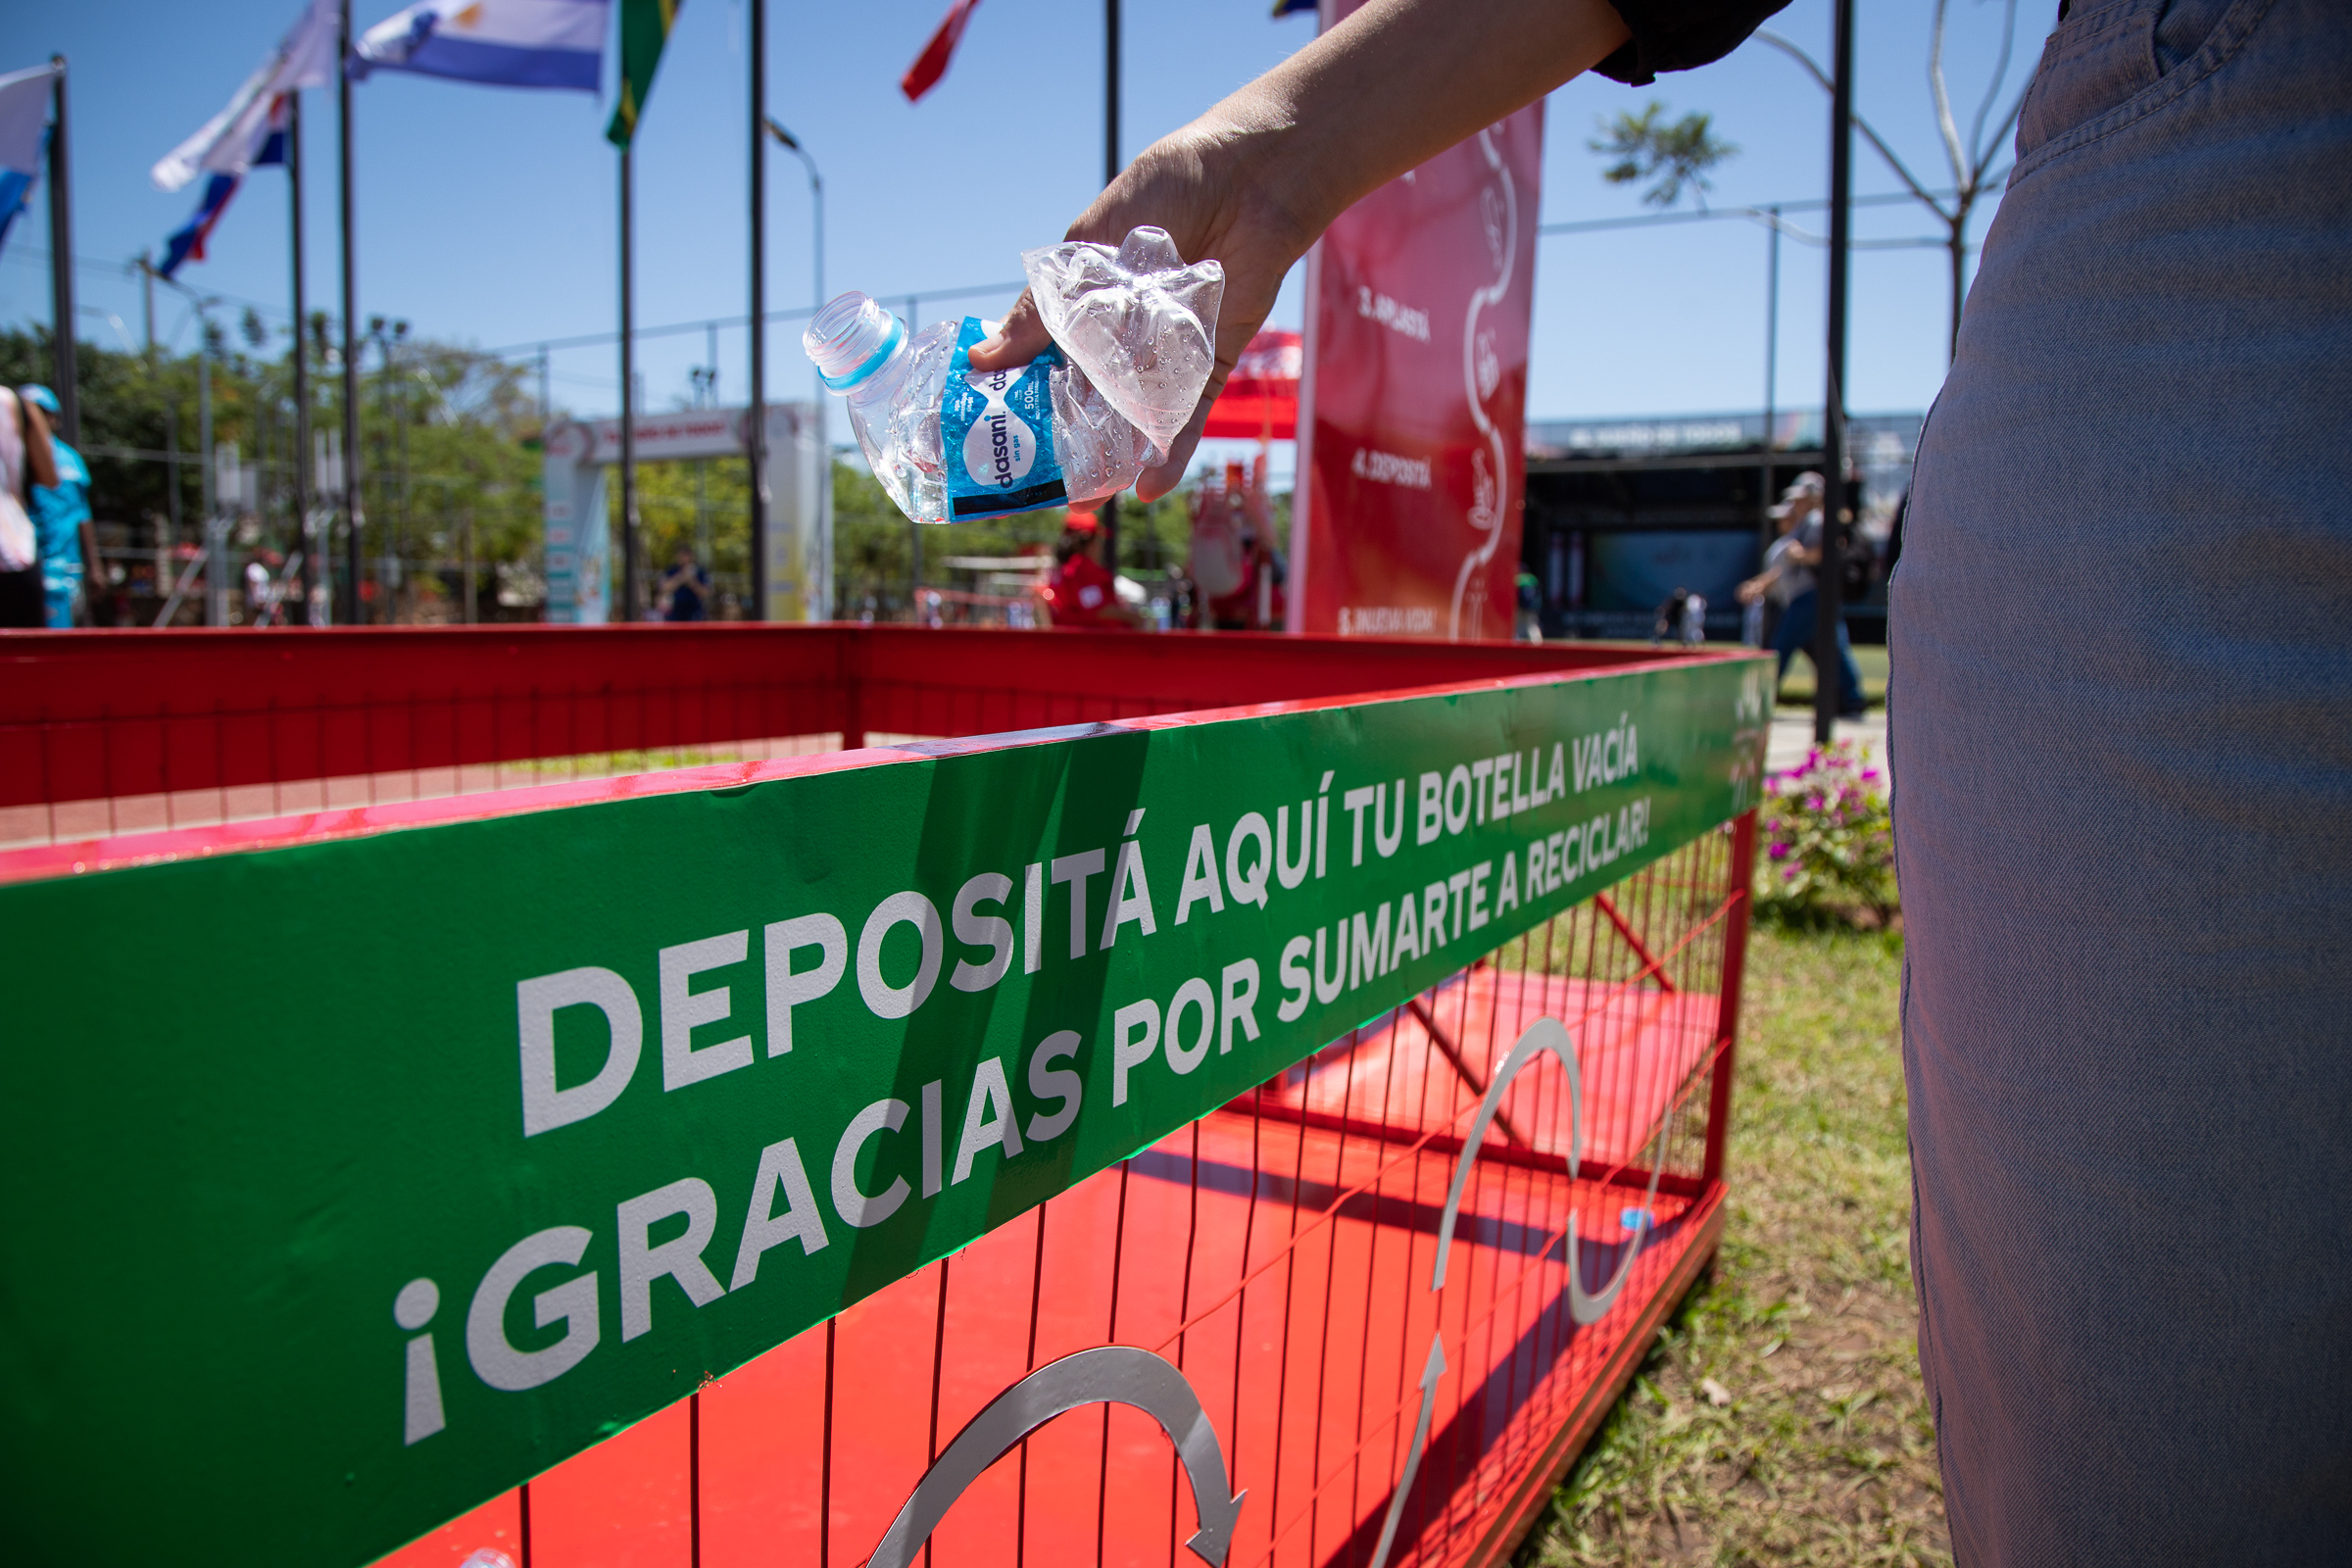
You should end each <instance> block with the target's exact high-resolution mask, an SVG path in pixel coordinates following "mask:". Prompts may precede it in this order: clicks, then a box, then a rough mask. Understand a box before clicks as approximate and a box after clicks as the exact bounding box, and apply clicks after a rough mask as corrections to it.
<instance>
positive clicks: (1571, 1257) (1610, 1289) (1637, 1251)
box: [1429, 1018, 1674, 1323]
mask: <svg viewBox="0 0 2352 1568" xmlns="http://www.w3.org/2000/svg"><path fill="white" fill-rule="evenodd" d="M1545 1053H1549V1054H1551V1055H1552V1056H1553V1057H1554V1058H1555V1059H1557V1060H1558V1062H1559V1064H1560V1066H1561V1067H1562V1068H1563V1069H1564V1070H1565V1071H1566V1072H1567V1074H1568V1127H1569V1134H1570V1138H1571V1142H1570V1144H1569V1146H1568V1174H1569V1175H1571V1176H1574V1175H1575V1174H1576V1173H1577V1167H1578V1165H1579V1164H1580V1162H1581V1161H1582V1158H1583V1151H1584V1146H1585V1081H1584V1075H1583V1074H1582V1073H1580V1072H1579V1071H1578V1070H1577V1066H1576V1042H1575V1041H1574V1040H1573V1039H1571V1038H1570V1037H1569V1034H1568V1026H1567V1025H1566V1024H1564V1023H1562V1022H1560V1020H1559V1019H1557V1018H1538V1019H1537V1020H1536V1021H1535V1022H1534V1023H1531V1024H1529V1025H1528V1026H1527V1032H1526V1033H1525V1034H1523V1035H1521V1036H1520V1037H1519V1043H1518V1044H1517V1045H1515V1046H1513V1047H1511V1054H1509V1055H1508V1056H1506V1057H1504V1058H1503V1062H1502V1070H1501V1071H1500V1072H1497V1073H1496V1074H1495V1081H1494V1082H1493V1083H1491V1084H1489V1085H1488V1086H1487V1098H1486V1099H1485V1100H1483V1101H1481V1102H1480V1103H1479V1106H1478V1115H1477V1117H1476V1118H1475V1119H1474V1120H1472V1122H1471V1123H1470V1133H1469V1136H1468V1137H1467V1138H1466V1139H1464V1140H1463V1143H1462V1153H1461V1157H1460V1159H1458V1160H1456V1161H1455V1163H1454V1167H1453V1186H1452V1187H1451V1188H1450V1189H1448V1190H1447V1192H1446V1217H1445V1219H1444V1220H1443V1221H1441V1222H1440V1223H1439V1225H1438V1262H1437V1267H1436V1268H1435V1269H1434V1270H1433V1271H1432V1272H1431V1274H1430V1278H1429V1288H1430V1289H1431V1290H1433V1291H1442V1290H1444V1289H1445V1288H1446V1258H1447V1257H1448V1256H1449V1255H1450V1254H1451V1253H1452V1251H1453V1224H1454V1220H1455V1218H1456V1216H1457V1215H1458V1213H1459V1211H1460V1209H1461V1206H1462V1188H1463V1186H1464V1185H1465V1184H1466V1183H1467V1182H1468V1181H1469V1180H1470V1165H1471V1162H1472V1161H1473V1160H1475V1159H1477V1158H1478V1152H1479V1149H1480V1148H1481V1146H1482V1145H1483V1144H1484V1143H1485V1141H1486V1136H1487V1124H1488V1123H1489V1122H1491V1121H1493V1120H1494V1119H1495V1109H1496V1107H1498V1106H1499V1105H1500V1104H1501V1103H1502V1096H1503V1091H1504V1090H1506V1089H1508V1088H1510V1087H1511V1080H1512V1079H1514V1078H1516V1077H1518V1076H1519V1074H1520V1072H1521V1071H1522V1070H1524V1069H1525V1068H1526V1067H1527V1065H1528V1063H1530V1062H1532V1061H1534V1060H1535V1059H1536V1057H1537V1056H1539V1055H1542V1054H1545ZM1673 1127H1674V1107H1673V1105H1671V1104H1669V1105H1668V1106H1667V1107H1666V1114H1665V1117H1664V1118H1663V1119H1662V1120H1661V1121H1660V1122H1659V1124H1658V1155H1659V1157H1658V1158H1656V1159H1654V1160H1652V1161H1651V1162H1650V1167H1649V1197H1648V1198H1647V1199H1646V1200H1644V1201H1643V1203H1642V1208H1643V1210H1644V1211H1645V1212H1647V1211H1653V1210H1654V1209H1655V1207H1656V1205H1657V1201H1658V1170H1659V1167H1660V1166H1662V1165H1663V1164H1664V1163H1665V1157H1664V1156H1665V1152H1666V1137H1667V1134H1668V1133H1669V1132H1670V1131H1672V1129H1673ZM1648 1234H1649V1228H1648V1227H1647V1226H1644V1227H1642V1229H1641V1230H1639V1231H1636V1232H1635V1233H1634V1245H1633V1247H1632V1249H1631V1250H1628V1251H1627V1252H1626V1254H1625V1261H1624V1262H1622V1263H1620V1264H1619V1265H1617V1277H1616V1278H1615V1279H1613V1280H1611V1281H1610V1282H1609V1283H1608V1286H1607V1288H1606V1289H1604V1290H1601V1291H1598V1292H1596V1293H1591V1294H1588V1293H1587V1292H1586V1290H1585V1282H1584V1276H1583V1273H1582V1271H1581V1270H1580V1268H1579V1267H1578V1264H1577V1240H1576V1215H1575V1214H1574V1213H1571V1214H1569V1216H1568V1311H1569V1313H1570V1315H1571V1316H1573V1317H1574V1318H1575V1319H1576V1320H1577V1321H1578V1322H1579V1323H1597V1322H1599V1321H1600V1320H1601V1318H1602V1317H1603V1316H1605V1315H1606V1314H1607V1312H1608V1310H1609V1306H1610V1303H1612V1302H1613V1301H1615V1300H1616V1299H1617V1293H1618V1292H1619V1291H1622V1290H1624V1289H1625V1282H1626V1281H1627V1280H1629V1279H1631V1278H1633V1274H1634V1260H1635V1259H1636V1258H1638V1257H1640V1256H1641V1255H1642V1239H1643V1238H1644V1237H1646V1236H1647V1235H1648Z"/></svg>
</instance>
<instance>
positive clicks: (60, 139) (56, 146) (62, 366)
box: [49, 55, 95, 592]
mask: <svg viewBox="0 0 2352 1568" xmlns="http://www.w3.org/2000/svg"><path fill="white" fill-rule="evenodd" d="M49 64H50V65H52V66H54V67H55V68H56V72H57V73H56V74H55V75H53V76H51V77H50V78H49V94H50V103H51V105H52V123H51V124H50V127H49V301H50V309H51V310H52V311H53V312H54V313H55V319H56V327H55V329H54V337H53V341H52V342H51V344H50V349H51V351H52V353H53V354H54V356H55V358H56V361H57V386H56V387H55V388H54V390H55V391H56V393H57V433H58V434H59V435H61V436H63V437H65V439H66V440H67V441H68V442H69V443H71V444H76V445H78V444H79V442H80V441H81V397H80V394H79V392H78V390H77V389H76V387H75V385H74V365H73V182H72V178H71V176H70V174H69V173H68V164H67V159H66V57H65V56H64V55H51V56H50V57H49ZM94 591H95V586H94V585H93V592H94Z"/></svg>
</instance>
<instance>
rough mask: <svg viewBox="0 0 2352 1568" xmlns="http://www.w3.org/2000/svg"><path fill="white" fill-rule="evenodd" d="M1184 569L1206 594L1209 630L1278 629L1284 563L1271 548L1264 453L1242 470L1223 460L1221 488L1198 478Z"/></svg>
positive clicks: (1284, 609) (1282, 603) (1284, 604)
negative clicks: (1191, 531) (1190, 542)
mask: <svg viewBox="0 0 2352 1568" xmlns="http://www.w3.org/2000/svg"><path fill="white" fill-rule="evenodd" d="M1189 567H1190V573H1191V576H1192V578H1193V580H1194V581H1195V582H1197V583H1199V584H1200V585H1201V589H1202V591H1203V593H1204V595H1205V596H1206V601H1207V603H1206V610H1207V616H1206V619H1207V623H1208V625H1209V626H1210V627H1212V628H1213V629H1215V630H1217V631H1279V630H1281V629H1282V625H1283V620H1284V617H1285V615H1286V613H1287V612H1288V609H1289V605H1288V603H1287V601H1286V600H1285V598H1284V595H1283V585H1284V579H1285V577H1287V576H1288V574H1289V567H1288V564H1287V563H1286V562H1285V561H1284V560H1283V559H1282V554H1281V552H1280V551H1278V550H1276V549H1275V548H1274V515H1273V508H1272V497H1271V495H1270V493H1269V489H1268V486H1267V483H1266V457H1265V454H1264V453H1262V452H1261V453H1259V454H1258V456H1257V459H1256V461H1255V462H1254V463H1252V464H1251V465H1250V467H1248V468H1247V469H1245V468H1244V467H1243V466H1242V465H1241V464H1239V463H1228V464H1226V465H1225V483H1224V487H1223V488H1222V489H1219V488H1217V487H1215V486H1214V485H1212V484H1210V483H1208V482H1207V481H1206V480H1203V481H1202V482H1201V490H1200V493H1199V494H1198V495H1197V496H1195V497H1194V498H1193V542H1192V549H1191V551H1190V553H1189Z"/></svg>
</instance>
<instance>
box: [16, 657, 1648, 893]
mask: <svg viewBox="0 0 2352 1568" xmlns="http://www.w3.org/2000/svg"><path fill="white" fill-rule="evenodd" d="M1649 657H1652V656H1649V655H1647V654H1645V653H1644V652H1642V651H1639V650H1626V649H1594V648H1570V647H1563V646H1560V645H1551V646H1548V647H1546V646H1540V645H1530V644H1516V645H1514V644H1507V643H1506V644H1484V645H1480V644H1460V645H1449V644H1442V643H1437V644H1433V643H1428V642H1407V641H1393V642H1383V641H1378V640H1367V639H1354V640H1348V641H1345V642H1343V641H1341V640H1339V639H1336V638H1321V639H1317V638H1303V639H1302V638H1288V637H1270V636H1254V635H1229V636H1215V637H1207V636H1200V637H1193V636H1170V637H1140V636H1136V635H1134V634H1132V633H1120V632H1082V631H1056V632H1050V633H1037V632H1028V633H1022V632H992V631H975V630H956V629H953V628H948V629H927V628H918V627H904V626H834V625H823V626H769V625H701V626H602V627H594V626H590V627H563V626H544V627H497V626H482V627H410V628H394V629H388V630H368V629H356V628H354V629H338V630H332V631H319V632H310V631H299V632H296V631H288V632H279V633H274V634H262V633H253V632H240V631H184V632H64V633H51V632H0V850H5V849H8V848H11V847H24V846H28V845H48V844H57V843H60V842H67V841H81V840H89V839H99V838H109V837H114V836H117V835H121V834H129V833H152V832H157V831H169V830H175V829H186V828H193V827H205V826H211V825H215V824H219V823H223V822H235V821H245V820H253V819H259V818H267V817H276V816H283V815H286V814H288V813H294V812H316V811H326V810H343V809H355V808H356V809H365V808H369V807H377V806H382V805H385V804H387V803H393V802H407V801H416V800H423V799H432V798H436V797H445V796H455V795H466V794H472V793H476V792H482V791H489V790H499V789H511V788H515V787H517V786H525V785H532V784H546V783H553V782H559V781H571V780H578V779H595V778H609V777H615V776H621V775H628V774H641V773H644V772H646V771H647V770H649V769H655V768H667V767H676V766H681V765H691V764H696V763H710V762H722V761H743V760H755V761H768V760H776V759H779V758H788V757H799V756H806V755H809V754H813V753H819V752H829V751H834V750H838V749H841V748H844V747H848V748H856V747H859V746H864V745H868V744H875V745H881V744H890V743H892V742H895V741H898V740H902V739H906V738H909V737H926V738H928V737H954V736H967V735H986V734H996V733H1001V732H1003V731H1006V730H1015V729H1034V728H1040V727H1045V726H1050V725H1058V724H1076V723H1090V722H1101V721H1105V720H1112V719H1132V718H1139V717H1143V716H1145V715H1148V714H1154V713H1170V712H1180V711H1193V710H1200V709H1211V708H1227V707H1232V706H1235V705H1239V704H1250V703H1274V702H1283V703H1295V702H1313V701H1328V700H1331V699H1334V698H1340V697H1347V696H1354V695H1362V694H1370V693H1374V692H1379V691H1384V690H1392V689H1397V688H1406V687H1416V686H1426V685H1433V684H1439V683H1446V682H1455V681H1465V680H1479V679H1501V678H1509V677H1514V676H1524V675H1529V674H1534V673H1539V672H1542V671H1545V670H1572V669H1595V670H1597V669H1606V668H1611V667H1615V666H1619V665H1622V664H1626V663H1630V662H1642V660H1644V659H1646V658H1649Z"/></svg>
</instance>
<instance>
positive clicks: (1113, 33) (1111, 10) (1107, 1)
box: [1102, 0, 1119, 579]
mask: <svg viewBox="0 0 2352 1568" xmlns="http://www.w3.org/2000/svg"><path fill="white" fill-rule="evenodd" d="M1118 177H1119V0H1103V188H1104V189H1108V188H1109V186H1110V182H1111V181H1112V180H1114V179H1117V178H1118ZM1102 520H1103V568H1104V569H1105V570H1107V571H1108V572H1109V573H1110V574H1111V576H1112V577H1113V578H1114V579H1115V578H1116V577H1117V576H1118V573H1119V498H1118V497H1117V496H1116V495H1110V496H1105V497H1104V498H1103V506H1102Z"/></svg>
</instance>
